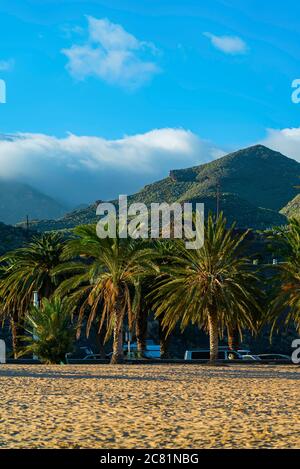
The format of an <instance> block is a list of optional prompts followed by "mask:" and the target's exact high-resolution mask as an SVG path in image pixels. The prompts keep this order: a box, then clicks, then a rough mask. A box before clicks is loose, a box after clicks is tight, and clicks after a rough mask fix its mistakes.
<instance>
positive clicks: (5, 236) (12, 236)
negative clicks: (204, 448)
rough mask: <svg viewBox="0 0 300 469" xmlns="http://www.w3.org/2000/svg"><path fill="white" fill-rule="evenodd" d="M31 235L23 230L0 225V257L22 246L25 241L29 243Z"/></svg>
mask: <svg viewBox="0 0 300 469" xmlns="http://www.w3.org/2000/svg"><path fill="white" fill-rule="evenodd" d="M32 234H33V233H32V232H30V231H27V230H25V229H23V228H15V227H14V226H10V225H5V224H4V223H0V255H2V254H4V253H5V252H7V251H11V250H13V249H15V248H18V247H20V246H22V245H23V244H24V243H26V241H29V239H30V237H31V236H32Z"/></svg>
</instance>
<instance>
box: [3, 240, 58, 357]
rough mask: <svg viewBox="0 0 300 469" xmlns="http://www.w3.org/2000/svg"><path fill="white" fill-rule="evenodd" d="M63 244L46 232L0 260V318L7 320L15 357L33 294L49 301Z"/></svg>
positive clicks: (54, 284)
mask: <svg viewBox="0 0 300 469" xmlns="http://www.w3.org/2000/svg"><path fill="white" fill-rule="evenodd" d="M64 243H65V241H64V239H63V236H62V235H60V234H58V233H45V234H42V235H41V236H36V237H34V238H33V239H32V241H31V242H29V243H27V244H26V245H25V246H24V247H22V248H18V249H15V250H14V251H11V252H8V253H6V254H5V255H3V256H2V257H1V258H0V262H1V276H0V301H1V316H2V318H3V319H5V318H9V320H10V323H11V330H12V337H13V350H14V355H15V357H16V355H17V349H18V346H19V339H18V338H19V336H20V335H21V333H22V332H21V329H22V322H23V319H24V315H25V313H26V311H27V310H28V308H29V306H30V304H31V302H32V299H33V292H34V291H38V293H39V297H40V298H50V296H51V295H52V293H53V292H54V290H55V288H56V285H57V282H58V278H57V276H56V275H54V273H53V270H54V268H55V267H57V265H59V263H60V262H61V260H60V257H61V254H62V252H63V247H64Z"/></svg>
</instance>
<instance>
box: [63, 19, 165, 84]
mask: <svg viewBox="0 0 300 469" xmlns="http://www.w3.org/2000/svg"><path fill="white" fill-rule="evenodd" d="M87 20H88V40H87V41H86V42H85V43H84V44H81V45H78V44H73V45H72V46H71V47H70V48H69V49H63V50H62V53H63V54H64V55H65V56H66V57H67V58H68V60H69V61H68V64H67V69H68V71H69V72H70V74H71V75H72V76H73V77H75V78H77V79H79V80H83V79H84V78H86V77H89V76H94V77H97V78H100V79H102V80H104V81H106V82H107V83H110V84H114V85H119V86H122V87H126V88H131V89H132V88H137V87H139V86H141V85H142V84H144V83H145V82H147V81H149V80H150V79H151V78H152V77H153V76H154V75H155V74H157V73H158V72H159V71H160V69H159V67H158V65H157V64H156V63H155V62H154V61H153V56H154V55H155V54H156V48H155V46H154V45H153V44H152V43H148V42H144V41H139V40H138V39H137V38H136V37H134V36H133V35H132V34H130V33H128V32H127V31H125V29H124V28H123V27H122V26H121V25H118V24H114V23H111V22H110V21H109V20H108V19H106V18H104V19H97V18H93V17H91V16H88V17H87ZM149 57H151V60H149Z"/></svg>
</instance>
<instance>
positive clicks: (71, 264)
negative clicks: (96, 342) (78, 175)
mask: <svg viewBox="0 0 300 469" xmlns="http://www.w3.org/2000/svg"><path fill="white" fill-rule="evenodd" d="M74 234H75V236H76V238H75V239H73V240H70V241H69V242H68V243H67V245H66V247H65V251H64V256H63V257H64V259H65V260H66V263H65V264H64V265H62V266H60V267H59V268H57V269H56V273H57V274H65V275H66V274H70V273H71V272H72V273H73V276H72V277H71V278H70V279H67V280H65V281H64V282H62V284H61V285H60V286H59V287H58V289H57V294H58V295H61V296H68V300H69V302H70V304H73V306H74V308H76V307H77V306H79V307H80V309H79V317H78V332H80V330H81V327H82V323H83V319H84V318H85V316H86V313H87V312H88V313H89V314H88V320H87V335H88V334H89V330H90V327H91V325H92V323H93V321H95V320H97V318H98V320H99V331H100V330H101V329H102V326H103V325H104V324H105V323H106V327H107V333H106V339H108V338H109V337H110V335H111V334H113V354H112V359H111V363H119V362H120V361H122V359H123V323H124V318H125V315H126V314H127V317H128V324H129V328H130V329H132V325H133V312H132V293H131V290H132V289H133V288H134V286H135V285H136V282H137V280H138V279H141V278H142V277H143V276H144V275H146V274H147V272H148V271H152V270H153V269H154V268H155V266H154V264H153V262H152V256H153V252H152V250H151V249H145V248H144V245H143V244H142V243H141V242H139V241H138V240H135V241H134V240H130V241H129V240H127V239H120V238H118V237H117V238H105V239H100V238H99V237H98V236H97V233H96V228H95V226H94V225H86V226H79V227H77V228H75V229H74ZM76 258H77V259H78V260H76ZM80 258H81V259H80ZM74 259H75V260H74Z"/></svg>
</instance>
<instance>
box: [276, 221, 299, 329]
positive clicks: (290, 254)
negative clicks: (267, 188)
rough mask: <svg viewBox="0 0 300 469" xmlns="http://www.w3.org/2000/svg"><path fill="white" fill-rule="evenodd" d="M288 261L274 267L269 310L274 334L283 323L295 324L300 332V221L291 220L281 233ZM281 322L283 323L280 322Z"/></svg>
mask: <svg viewBox="0 0 300 469" xmlns="http://www.w3.org/2000/svg"><path fill="white" fill-rule="evenodd" d="M281 242H282V244H283V245H284V247H285V253H286V259H285V261H284V262H283V263H281V264H278V265H277V266H274V268H275V269H276V274H275V277H274V279H273V282H274V288H273V299H272V301H271V307H270V310H269V318H268V319H269V320H270V321H271V322H272V325H273V327H272V332H273V330H274V327H275V326H276V324H278V323H280V322H281V321H283V322H284V324H285V325H288V324H289V323H290V322H293V323H294V324H295V326H296V327H297V329H298V331H300V220H298V219H291V221H290V224H289V226H288V229H287V230H284V231H282V232H281ZM280 320H281V321H280Z"/></svg>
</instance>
